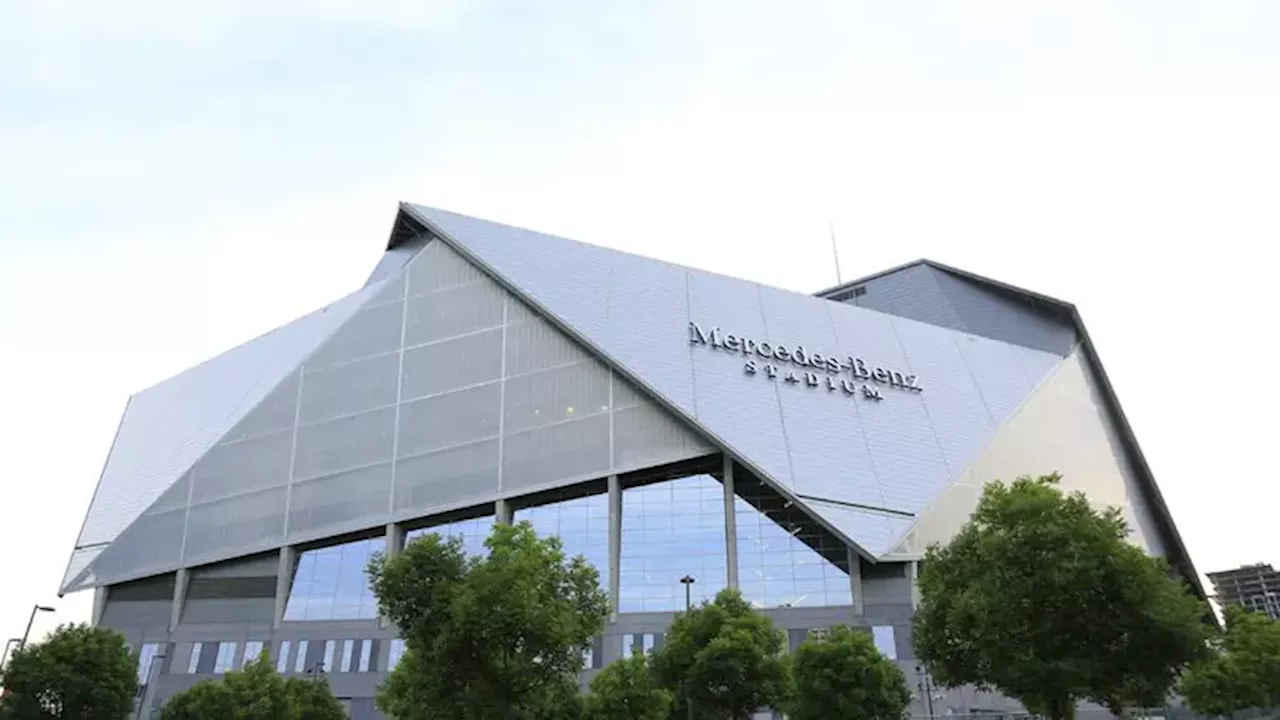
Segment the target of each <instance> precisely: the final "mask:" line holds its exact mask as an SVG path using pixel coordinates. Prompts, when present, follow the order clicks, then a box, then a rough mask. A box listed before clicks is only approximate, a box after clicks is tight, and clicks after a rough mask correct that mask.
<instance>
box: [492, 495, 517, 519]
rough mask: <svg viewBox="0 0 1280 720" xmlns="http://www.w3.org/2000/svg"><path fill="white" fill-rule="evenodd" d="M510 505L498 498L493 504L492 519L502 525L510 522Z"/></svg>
mask: <svg viewBox="0 0 1280 720" xmlns="http://www.w3.org/2000/svg"><path fill="white" fill-rule="evenodd" d="M511 517H512V511H511V505H509V504H508V503H507V501H506V500H498V501H497V502H495V503H494V504H493V521H494V522H496V523H502V524H504V525H510V524H511Z"/></svg>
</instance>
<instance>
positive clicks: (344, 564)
mask: <svg viewBox="0 0 1280 720" xmlns="http://www.w3.org/2000/svg"><path fill="white" fill-rule="evenodd" d="M386 547H387V541H386V539H385V538H383V537H376V538H368V539H367V540H357V541H355V542H350V543H344V544H342V545H332V546H330V547H325V548H318V549H316V550H307V551H305V552H303V553H302V554H301V555H299V556H298V569H297V570H296V571H295V572H294V576H293V586H292V587H291V588H290V589H289V600H288V602H287V603H286V604H285V608H284V619H285V620H372V619H374V618H376V617H378V601H377V600H376V599H375V598H374V596H373V590H371V589H370V588H369V579H368V577H366V575H365V567H366V566H367V565H368V563H369V558H371V557H372V556H373V554H374V553H376V552H381V551H383V550H385V549H386Z"/></svg>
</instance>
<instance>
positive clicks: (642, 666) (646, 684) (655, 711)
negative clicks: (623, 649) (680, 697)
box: [583, 655, 672, 720]
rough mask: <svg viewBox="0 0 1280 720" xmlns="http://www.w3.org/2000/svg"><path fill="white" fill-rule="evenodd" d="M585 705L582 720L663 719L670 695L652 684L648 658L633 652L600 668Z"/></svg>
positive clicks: (669, 709) (669, 705) (665, 715)
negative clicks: (631, 654)
mask: <svg viewBox="0 0 1280 720" xmlns="http://www.w3.org/2000/svg"><path fill="white" fill-rule="evenodd" d="M585 704H586V708H585V712H584V714H583V717H584V718H585V720H664V719H665V718H666V717H667V715H668V713H670V712H671V706H672V697H671V693H669V692H667V691H666V690H663V689H661V688H659V687H658V686H657V685H656V684H655V683H654V681H653V677H652V675H651V674H650V673H649V662H648V658H647V657H645V656H644V655H635V656H632V657H630V658H625V659H622V660H616V661H614V662H612V663H610V664H609V666H608V667H606V668H605V669H603V670H601V671H600V674H599V675H596V676H595V677H594V678H593V679H592V680H591V694H590V695H588V696H587V699H586V703H585Z"/></svg>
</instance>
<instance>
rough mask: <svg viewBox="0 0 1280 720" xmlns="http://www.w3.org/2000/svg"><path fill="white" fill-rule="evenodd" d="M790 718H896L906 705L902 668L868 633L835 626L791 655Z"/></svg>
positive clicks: (908, 699)
mask: <svg viewBox="0 0 1280 720" xmlns="http://www.w3.org/2000/svg"><path fill="white" fill-rule="evenodd" d="M791 672H792V677H793V678H794V679H793V688H792V699H791V702H790V703H789V710H788V713H787V717H788V718H791V720H829V719H830V718H841V719H842V720H901V719H902V718H903V717H905V715H906V713H907V706H908V705H910V704H911V691H910V690H909V689H908V688H907V680H906V678H905V677H903V675H902V671H901V670H899V669H898V666H897V665H896V664H894V662H893V661H892V660H889V659H888V658H886V657H885V656H883V655H881V654H880V651H879V650H877V649H876V647H875V644H874V643H873V642H872V641H871V637H870V636H869V635H867V634H866V633H863V632H855V631H853V630H850V629H849V628H847V627H844V626H839V627H834V628H832V629H831V633H830V635H828V636H827V637H826V638H824V639H820V640H819V639H814V638H810V639H808V640H806V641H805V642H804V643H803V644H802V645H801V646H800V647H799V648H797V649H796V652H795V654H794V655H793V656H792V661H791Z"/></svg>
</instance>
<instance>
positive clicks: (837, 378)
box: [689, 322, 923, 402]
mask: <svg viewBox="0 0 1280 720" xmlns="http://www.w3.org/2000/svg"><path fill="white" fill-rule="evenodd" d="M689 344H690V345H701V346H704V347H707V348H709V349H711V350H718V351H722V352H727V353H735V354H739V355H742V357H743V358H744V361H743V366H742V370H743V372H744V373H745V374H747V375H749V376H762V377H764V378H765V379H767V380H775V381H782V382H785V383H789V384H791V385H804V386H806V387H810V388H821V389H825V390H826V391H827V392H830V393H835V392H837V391H839V392H840V393H841V394H843V395H849V396H862V397H863V398H866V399H868V400H874V401H876V402H879V401H880V400H883V399H884V395H883V394H881V392H880V388H881V387H885V388H889V389H893V390H900V391H905V392H922V391H923V388H922V387H921V386H920V378H919V377H918V376H916V375H913V374H910V373H905V372H902V371H900V370H894V369H891V368H886V367H880V366H877V365H872V364H870V363H868V362H867V361H866V360H864V359H862V358H860V357H854V356H847V357H843V358H842V357H840V356H838V355H824V354H822V353H817V352H810V351H809V350H808V349H806V348H805V346H803V345H791V346H789V345H782V344H780V343H771V342H767V341H757V340H755V339H754V338H749V337H746V336H743V335H734V334H733V333H726V332H724V331H722V330H721V329H720V328H718V327H711V328H704V327H703V326H701V325H699V324H698V323H695V322H690V323H689Z"/></svg>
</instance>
